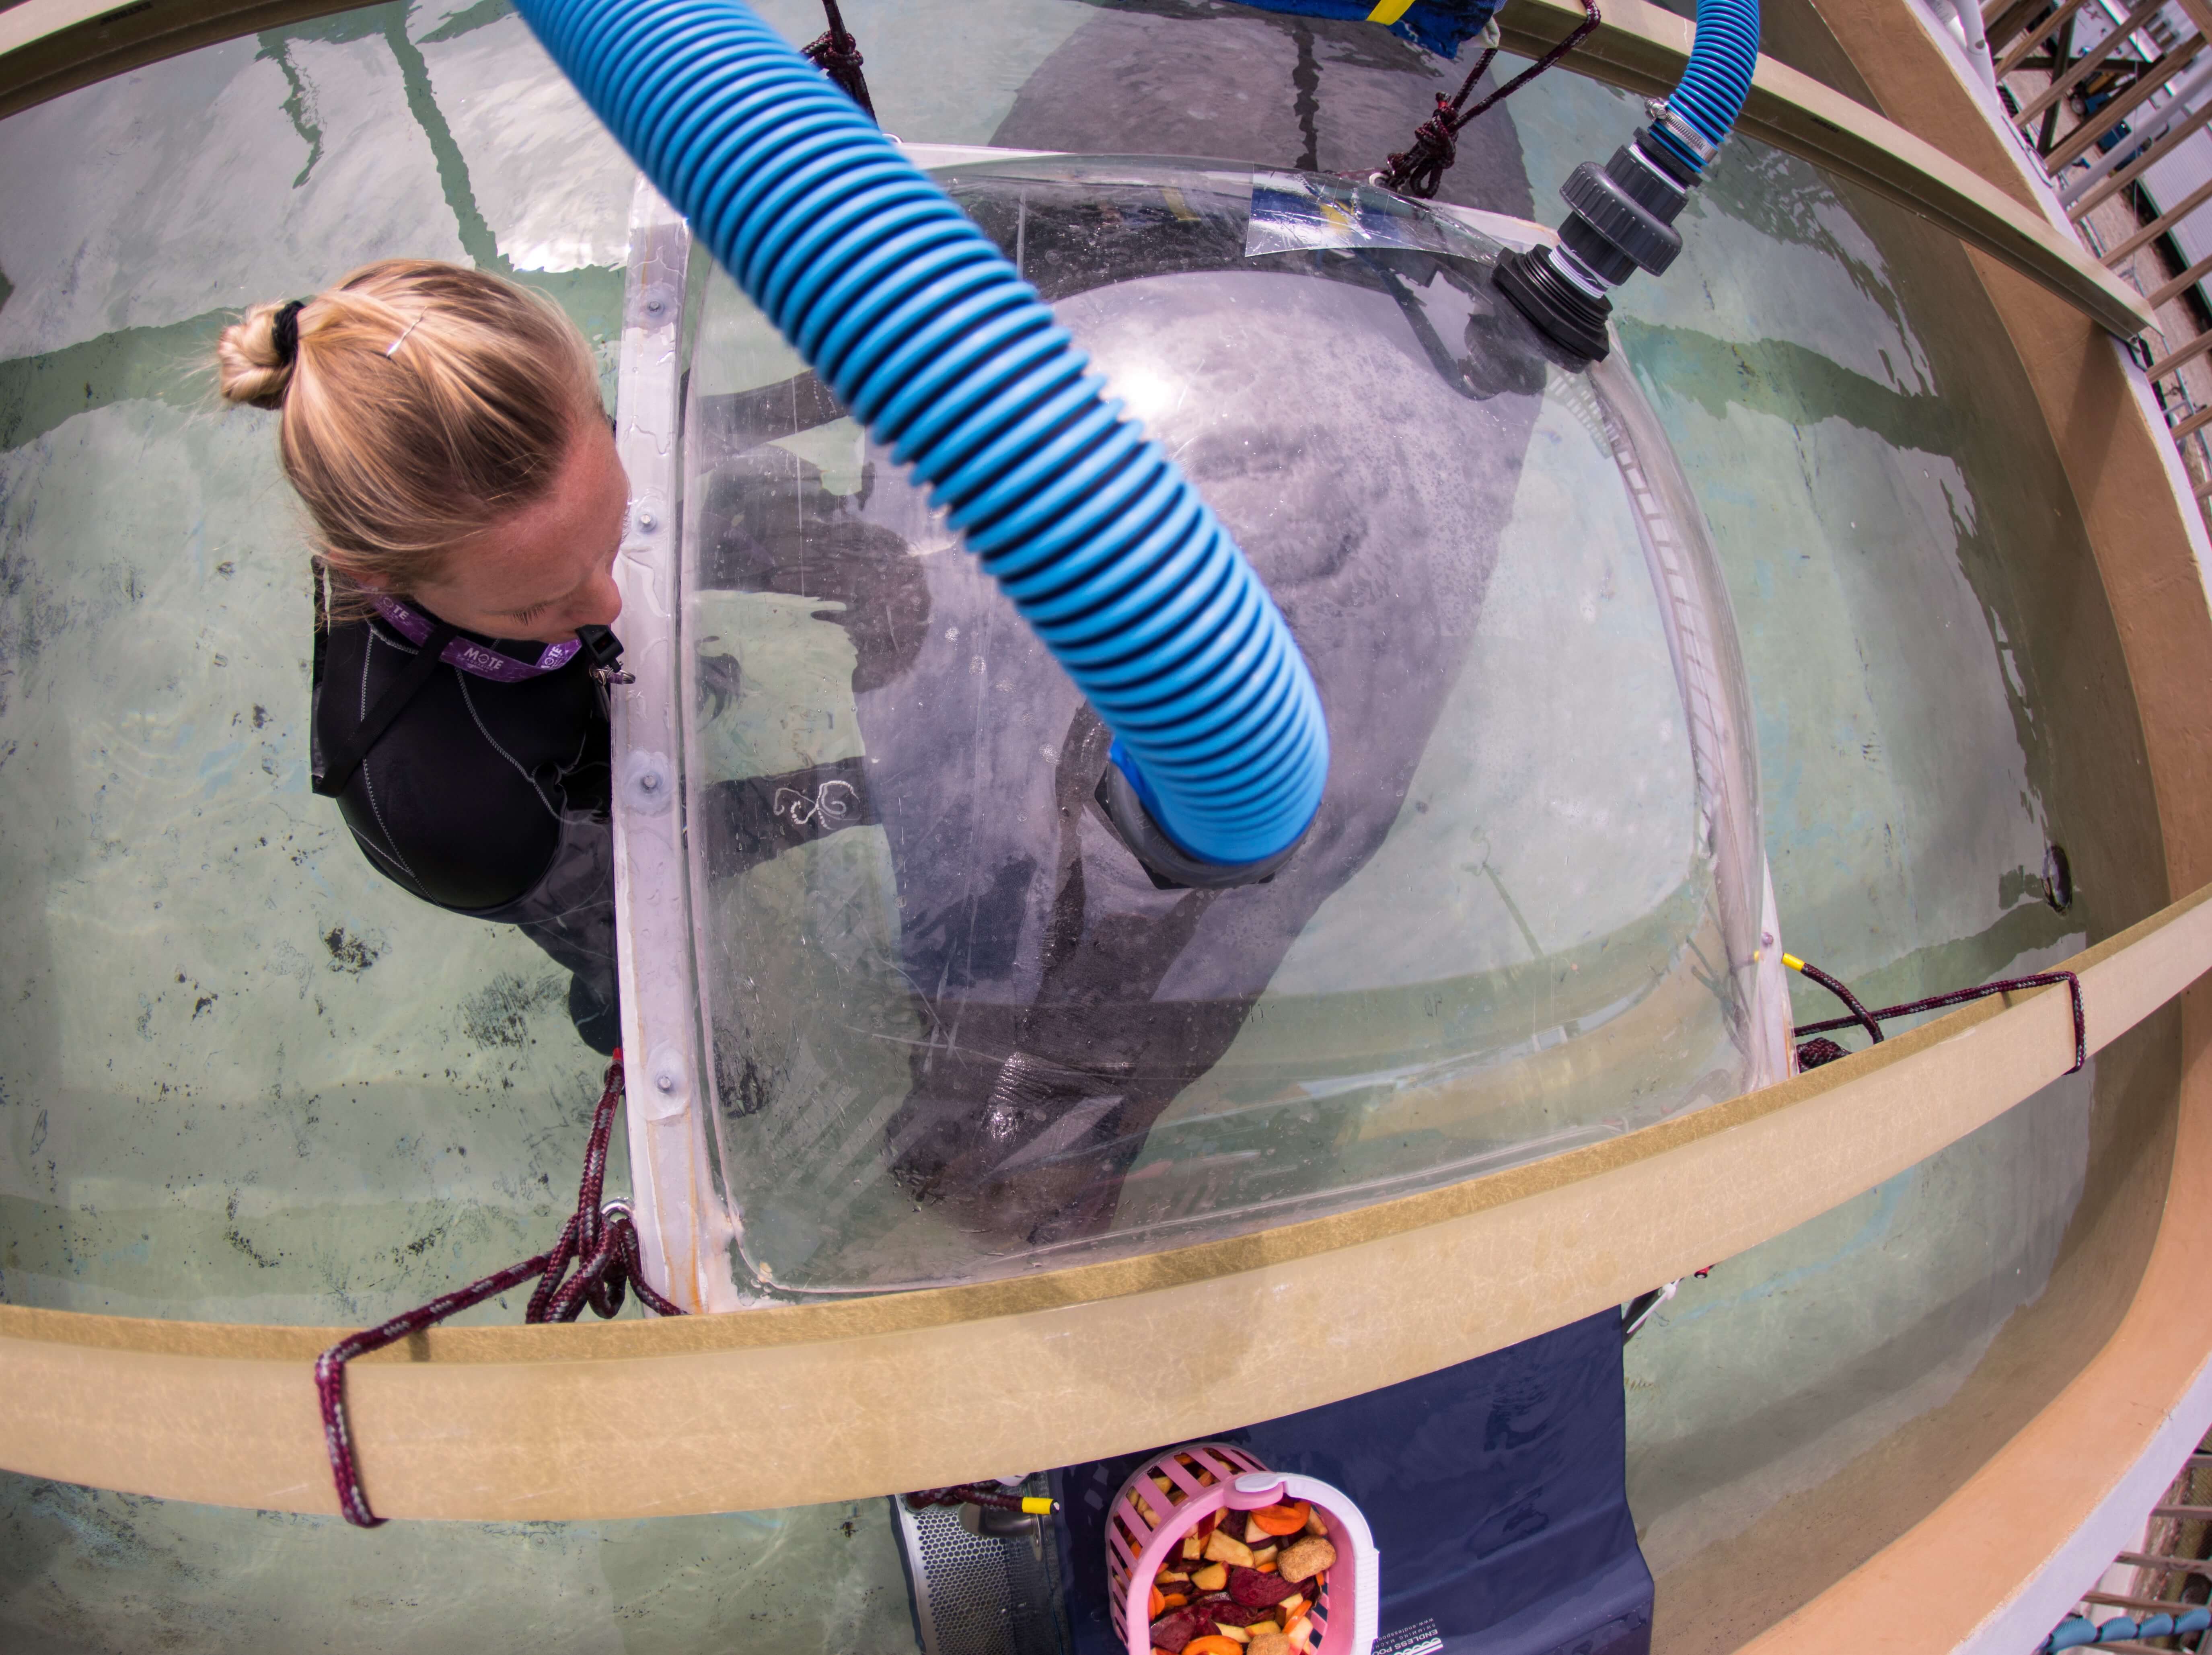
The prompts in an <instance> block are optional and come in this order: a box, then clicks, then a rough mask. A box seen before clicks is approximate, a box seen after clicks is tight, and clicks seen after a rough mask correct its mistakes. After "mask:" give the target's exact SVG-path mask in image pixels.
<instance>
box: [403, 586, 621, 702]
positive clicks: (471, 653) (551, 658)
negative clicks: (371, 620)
mask: <svg viewBox="0 0 2212 1655" xmlns="http://www.w3.org/2000/svg"><path fill="white" fill-rule="evenodd" d="M369 601H370V602H371V603H373V604H374V605H376V612H377V613H378V614H379V615H380V616H382V617H383V618H385V619H386V621H387V622H389V623H390V624H391V625H392V630H395V631H397V632H398V634H399V635H400V636H402V637H404V638H405V639H406V640H407V642H410V643H421V642H423V641H424V640H426V639H428V637H429V636H430V630H431V629H432V628H433V627H434V626H435V625H436V624H437V623H436V622H435V621H433V620H432V619H431V618H429V617H428V615H425V614H424V613H423V612H422V611H421V610H419V609H416V607H414V605H411V604H404V603H402V602H400V600H399V599H397V598H387V597H386V596H384V595H383V594H382V593H376V594H375V595H374V596H372V597H371V598H370V599H369ZM583 647H584V646H583V644H582V643H581V642H580V641H579V640H577V639H575V638H563V639H562V641H561V642H558V643H549V644H547V645H546V646H545V653H544V654H542V655H540V656H538V664H537V665H536V666H531V665H530V664H529V663H528V662H527V661H519V660H515V659H514V658H513V656H512V655H502V654H500V653H499V651H498V650H496V649H487V648H485V647H484V646H483V645H482V644H480V643H477V642H472V641H471V640H470V639H467V638H455V639H454V640H453V642H451V643H449V644H447V646H446V648H445V649H444V651H443V652H442V653H441V654H440V655H439V657H438V659H439V660H442V661H444V662H445V663H446V665H447V666H457V667H459V669H460V670H461V671H462V672H467V673H469V674H471V676H473V677H476V678H489V679H490V680H491V681H492V682H493V683H494V684H520V683H521V682H522V681H523V680H524V679H525V678H538V677H540V676H542V675H543V674H544V673H547V672H556V671H558V670H559V669H560V668H562V667H563V666H567V665H568V663H569V662H570V661H572V660H575V658H576V652H577V651H578V650H579V649H581V648H583Z"/></svg>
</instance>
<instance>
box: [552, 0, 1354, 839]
mask: <svg viewBox="0 0 2212 1655" xmlns="http://www.w3.org/2000/svg"><path fill="white" fill-rule="evenodd" d="M520 10H521V12H522V15H523V17H524V18H525V20H526V21H527V22H528V23H529V25H530V27H531V28H532V30H533V31H535V32H536V33H537V35H538V39H539V40H541V41H543V42H544V45H545V47H546V49H547V50H548V51H549V52H551V53H552V54H553V57H554V59H555V60H556V62H557V63H558V64H560V65H561V67H562V70H565V71H566V72H567V74H568V78H569V79H570V80H571V81H573V82H575V84H576V87H577V88H578V89H579V90H580V92H581V93H582V94H583V95H584V98H585V100H586V102H588V103H589V104H590V105H591V106H592V110H593V111H594V112H595V113H597V114H598V115H599V119H601V120H602V121H604V122H605V124H606V125H607V126H608V127H609V128H610V129H611V131H613V132H614V134H615V136H616V137H617V138H618V139H619V140H620V141H621V142H622V143H623V147H624V148H625V149H628V150H629V153H630V155H632V156H633V157H634V158H635V161H637V164H638V165H639V167H641V168H642V169H643V170H644V172H645V173H646V175H647V177H649V178H650V179H652V180H653V183H654V184H655V186H658V187H659V190H660V192H661V193H662V194H663V195H665V196H666V197H667V198H668V199H669V200H670V201H671V202H672V203H673V204H675V205H676V207H677V209H678V210H679V211H680V212H682V213H683V214H684V216H686V217H688V218H689V219H690V221H691V225H692V228H693V230H694V231H695V233H696V234H697V235H698V236H699V238H700V239H701V240H702V241H704V242H705V243H706V244H707V246H708V247H709V248H710V249H711V250H712V251H713V253H714V257H715V258H716V259H718V260H719V261H720V264H721V265H722V267H723V268H724V269H725V270H726V271H729V273H730V275H731V277H732V279H734V280H735V281H736V283H738V286H739V287H740V288H741V289H744V292H745V294H746V295H747V296H748V297H750V299H751V300H752V301H753V302H754V303H755V304H757V305H758V306H759V307H760V308H761V309H762V310H763V312H765V313H767V315H768V317H769V319H770V320H771V321H773V322H774V323H775V326H776V327H777V328H778V329H779V330H780V331H781V332H782V334H783V336H784V338H786V339H787V340H789V341H790V342H791V344H792V345H793V348H795V349H796V350H798V351H799V354H800V355H801V356H804V357H805V359H806V361H807V362H808V363H809V364H810V365H811V367H812V368H814V369H815V371H816V372H817V373H818V374H820V375H821V376H822V379H823V381H824V382H825V383H826V384H828V385H829V388H830V389H831V390H832V391H833V392H836V395H837V397H838V399H840V400H841V401H842V403H843V404H844V405H845V406H846V407H847V408H848V409H850V410H851V411H852V412H853V414H854V417H856V418H857V419H859V420H860V421H861V422H862V423H864V424H865V425H866V427H867V428H868V430H869V433H870V435H872V436H873V437H874V438H875V439H876V440H877V441H878V442H879V443H881V444H883V445H884V447H887V448H889V449H890V451H891V453H892V454H893V456H894V457H895V458H896V459H898V460H899V461H901V462H902V463H903V464H907V465H911V466H912V467H913V470H914V474H915V478H917V479H918V480H919V481H921V482H922V483H924V484H927V486H928V487H929V489H930V490H931V495H932V498H933V500H934V502H936V503H937V504H939V506H942V507H943V508H945V510H946V512H947V514H948V515H949V517H950V520H951V524H952V526H953V527H954V528H956V529H957V530H958V531H959V532H961V534H962V535H963V537H964V538H966V540H967V543H968V545H969V548H970V549H971V550H973V551H975V553H976V554H977V555H978V556H979V557H981V559H982V563H983V566H984V568H985V569H987V570H988V571H989V572H990V574H991V575H993V576H994V577H995V578H996V579H997V580H998V581H999V582H1000V586H1001V587H1003V588H1004V589H1005V591H1006V593H1007V595H1008V596H1009V597H1010V598H1011V599H1012V600H1013V603H1014V605H1015V607H1016V608H1017V609H1018V610H1019V611H1021V613H1022V616H1023V618H1024V619H1026V620H1027V621H1028V622H1029V624H1030V625H1031V626H1032V627H1033V628H1035V629H1036V632H1037V635H1038V636H1040V637H1041V638H1042V640H1043V641H1044V642H1045V645H1046V646H1047V648H1049V649H1050V650H1051V651H1052V653H1053V654H1054V656H1055V657H1056V658H1057V659H1058V660H1059V661H1060V664H1061V665H1062V666H1064V667H1065V668H1066V671H1067V673H1068V676H1069V677H1070V678H1073V679H1074V681H1075V684H1076V686H1077V687H1078V688H1079V689H1080V690H1081V691H1083V693H1084V694H1085V696H1086V697H1088V698H1089V699H1090V701H1091V705H1092V706H1093V707H1094V708H1096V709H1097V712H1098V715H1099V716H1100V718H1101V719H1103V721H1105V723H1106V724H1107V726H1108V727H1109V728H1110V729H1112V730H1113V732H1114V733H1115V735H1116V736H1117V737H1118V738H1120V745H1121V749H1122V750H1123V751H1126V752H1127V754H1129V755H1131V756H1132V757H1133V759H1134V761H1135V763H1136V765H1137V766H1138V767H1139V770H1141V781H1142V783H1143V785H1144V790H1145V797H1146V799H1147V800H1148V801H1149V802H1150V803H1151V804H1152V806H1154V807H1155V808H1154V813H1155V815H1156V817H1157V819H1158V824H1159V825H1160V827H1161V828H1163V829H1164V830H1165V831H1166V832H1167V834H1168V835H1169V837H1170V838H1171V839H1173V840H1174V841H1175V842H1176V843H1177V844H1179V845H1181V846H1182V848H1183V849H1185V850H1187V851H1188V852H1189V853H1190V855H1192V856H1194V858H1196V859H1198V860H1200V861H1205V862H1210V863H1213V864H1217V865H1235V864H1240V863H1249V862H1257V861H1262V860H1264V859H1266V858H1267V857H1269V856H1272V855H1275V854H1277V853H1278V852H1279V851H1281V850H1283V849H1285V848H1286V847H1288V846H1289V845H1291V844H1292V843H1296V841H1297V837H1298V836H1299V835H1300V834H1302V833H1304V831H1305V829H1306V826H1307V824H1308V823H1309V822H1310V821H1311V820H1312V818H1313V814H1314V811H1315V809H1316V806H1318V805H1319V803H1320V800H1321V793H1322V782H1323V781H1324V779H1325V777H1326V776H1327V772H1328V730H1327V727H1325V725H1324V723H1323V721H1322V710H1321V701H1320V698H1319V697H1318V696H1317V695H1316V693H1315V690H1314V685H1313V678H1312V675H1311V674H1310V672H1308V670H1307V667H1306V663H1305V660H1304V656H1302V655H1301V654H1299V653H1298V648H1297V644H1296V643H1295V642H1293V641H1292V639H1291V635H1290V629H1289V628H1288V627H1287V626H1285V624H1284V622H1283V618H1282V616H1281V614H1280V613H1279V611H1277V610H1276V608H1275V605H1274V603H1273V600H1272V599H1270V598H1269V597H1268V595H1267V590H1266V588H1265V587H1262V586H1261V583H1260V580H1259V577H1258V576H1257V575H1255V574H1254V573H1253V571H1252V568H1251V565H1250V564H1249V563H1247V562H1246V561H1245V559H1244V556H1243V553H1242V552H1241V551H1238V550H1237V545H1236V543H1235V542H1234V541H1232V540H1231V538H1230V537H1229V535H1228V533H1227V532H1226V531H1225V530H1224V529H1223V527H1222V526H1221V525H1220V524H1219V523H1218V521H1217V520H1215V519H1214V516H1213V514H1212V512H1211V511H1209V510H1208V509H1207V508H1206V504H1205V502H1203V501H1201V500H1200V498H1199V497H1198V495H1197V493H1196V491H1195V490H1193V489H1192V487H1191V485H1190V484H1189V483H1188V480H1187V479H1186V478H1184V477H1183V475H1182V472H1181V470H1180V469H1179V468H1178V467H1177V466H1176V464H1175V462H1174V461H1173V460H1171V459H1169V458H1168V456H1167V455H1166V453H1164V452H1163V451H1162V450H1161V449H1160V447H1158V444H1156V443H1154V442H1152V441H1150V440H1149V439H1147V438H1146V435H1145V434H1144V431H1143V429H1142V428H1141V427H1139V425H1138V424H1137V423H1136V422H1134V421H1133V420H1131V419H1129V418H1127V417H1125V416H1124V415H1123V413H1122V411H1121V404H1119V403H1118V402H1115V401H1113V400H1111V399H1109V398H1108V397H1107V395H1106V394H1105V386H1104V385H1103V382H1102V381H1101V380H1100V379H1099V378H1098V377H1097V375H1096V374H1093V373H1092V372H1091V369H1090V362H1089V359H1088V358H1087V357H1086V356H1085V355H1084V353H1083V352H1082V351H1081V350H1079V349H1078V348H1077V347H1076V345H1075V344H1074V342H1073V340H1072V339H1071V338H1069V337H1068V335H1067V333H1066V331H1065V330H1064V329H1062V328H1061V327H1060V326H1059V325H1058V324H1057V323H1056V322H1055V321H1054V319H1053V315H1052V313H1051V311H1050V310H1049V309H1048V307H1046V306H1045V304H1044V302H1043V301H1042V300H1041V299H1039V298H1038V297H1037V295H1036V290H1035V289H1032V288H1031V287H1030V285H1029V284H1028V283H1026V282H1024V281H1023V280H1022V278H1021V277H1020V275H1019V274H1018V272H1017V271H1015V269H1014V267H1013V266H1012V264H1010V263H1008V262H1007V260H1006V258H1005V256H1004V255H1003V254H1001V253H1000V252H999V250H998V248H997V247H996V246H994V245H993V244H992V243H991V242H990V240H988V239H987V238H986V237H985V236H984V235H983V234H982V232H981V231H980V230H978V229H977V228H975V225H974V224H973V223H971V222H969V219H968V217H967V216H966V215H965V214H963V212H962V211H961V210H960V209H959V208H958V207H957V205H955V204H954V203H953V202H952V200H951V198H949V197H947V196H946V195H945V192H943V191H942V190H940V189H939V188H938V187H937V186H935V185H934V184H933V183H932V182H930V180H929V179H927V177H925V176H924V175H923V173H921V169H920V168H918V167H915V165H914V164H913V163H912V162H911V161H908V160H907V158H906V157H905V156H904V155H901V154H900V153H899V151H898V149H897V148H896V146H895V145H893V144H892V143H890V141H889V140H888V139H886V138H885V137H884V136H883V134H882V133H881V132H879V131H877V129H876V127H875V125H874V124H873V123H872V122H871V121H870V120H869V119H867V118H866V116H864V115H863V114H862V113H860V111H859V110H858V109H857V108H855V107H854V105H853V104H852V103H851V102H850V101H849V100H848V99H847V98H846V97H845V95H844V94H842V92H840V91H838V90H837V89H836V88H835V87H834V86H832V85H831V84H830V83H829V82H828V81H827V80H825V79H824V78H823V76H822V74H821V73H820V71H818V70H816V69H815V67H814V66H813V65H812V64H810V63H808V62H807V61H806V60H805V58H802V57H800V56H799V53H798V52H795V51H793V49H792V48H791V47H790V46H787V45H786V44H785V43H784V42H783V40H781V38H780V37H778V36H777V35H776V34H775V33H774V32H773V31H772V30H770V29H769V27H767V26H766V25H765V24H763V22H761V21H760V20H759V19H758V18H757V17H756V16H754V15H753V14H752V13H751V12H750V11H748V10H747V9H744V7H743V6H741V5H738V4H737V3H735V0H520Z"/></svg>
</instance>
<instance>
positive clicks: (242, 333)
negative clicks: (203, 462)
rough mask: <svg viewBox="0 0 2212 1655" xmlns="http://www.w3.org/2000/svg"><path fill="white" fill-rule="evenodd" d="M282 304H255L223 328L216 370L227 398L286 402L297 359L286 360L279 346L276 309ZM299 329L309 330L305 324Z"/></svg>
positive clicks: (264, 404)
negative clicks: (277, 347)
mask: <svg viewBox="0 0 2212 1655" xmlns="http://www.w3.org/2000/svg"><path fill="white" fill-rule="evenodd" d="M282 309H283V305H281V304H264V305H256V306H254V307H252V309H251V310H249V311H247V312H246V314H245V315H244V316H243V317H242V318H240V319H239V320H237V321H235V322H233V323H232V324H231V325H230V326H228V327H227V328H225V329H223V331H222V338H219V339H217V340H216V346H215V361H216V374H217V377H218V382H219V384H220V385H221V386H222V399H223V400H224V401H225V402H234V403H245V404H246V405H248V406H251V407H254V408H282V407H283V405H284V391H285V387H287V386H289V385H290V384H291V383H292V368H293V366H294V363H293V362H285V361H283V359H282V357H281V356H279V355H278V353H277V350H276V313H277V312H278V311H280V310H282ZM304 315H305V313H304V312H303V313H302V316H303V317H304ZM300 331H301V332H302V333H304V332H307V328H306V327H305V326H304V325H303V326H301V330H300ZM296 360H297V358H296V356H295V362H296Z"/></svg>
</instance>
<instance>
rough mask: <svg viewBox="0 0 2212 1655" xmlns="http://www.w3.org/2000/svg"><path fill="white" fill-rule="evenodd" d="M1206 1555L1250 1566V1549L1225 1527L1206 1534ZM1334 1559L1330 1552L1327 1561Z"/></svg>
mask: <svg viewBox="0 0 2212 1655" xmlns="http://www.w3.org/2000/svg"><path fill="white" fill-rule="evenodd" d="M1206 1557H1207V1559H1208V1560H1209V1561H1212V1562H1215V1563H1240V1564H1242V1565H1243V1567H1246V1568H1248V1569H1249V1568H1250V1567H1252V1549H1251V1548H1250V1547H1249V1546H1248V1545H1246V1544H1245V1543H1244V1542H1243V1541H1241V1540H1237V1539H1234V1538H1232V1537H1231V1535H1230V1533H1229V1530H1226V1529H1216V1530H1214V1531H1213V1532H1212V1534H1211V1535H1208V1536H1206ZM1329 1561H1330V1562H1332V1563H1334V1561H1336V1558H1335V1556H1334V1554H1332V1555H1330V1558H1329Z"/></svg>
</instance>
